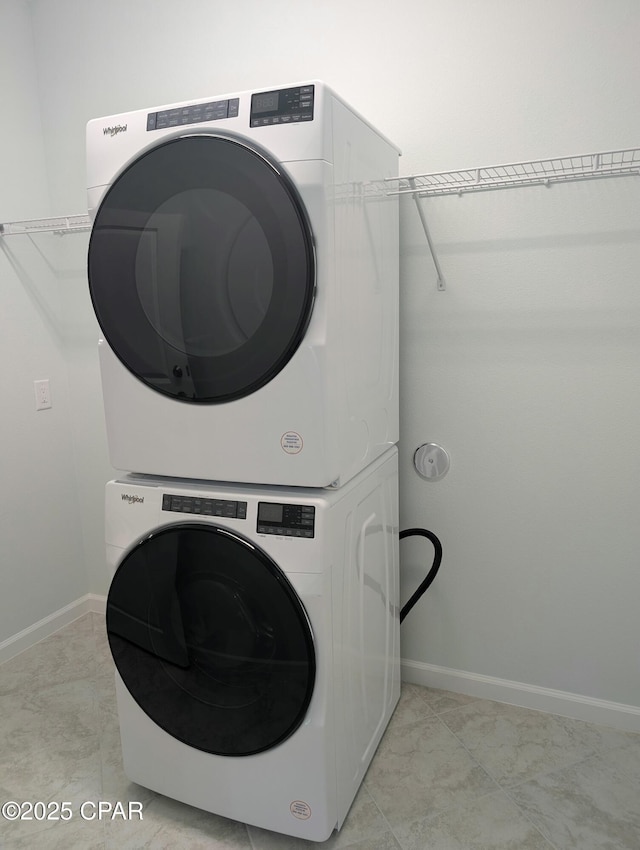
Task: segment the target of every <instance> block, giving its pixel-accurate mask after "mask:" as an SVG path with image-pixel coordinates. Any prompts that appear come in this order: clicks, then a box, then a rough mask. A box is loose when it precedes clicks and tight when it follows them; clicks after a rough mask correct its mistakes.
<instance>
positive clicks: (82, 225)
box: [0, 215, 91, 236]
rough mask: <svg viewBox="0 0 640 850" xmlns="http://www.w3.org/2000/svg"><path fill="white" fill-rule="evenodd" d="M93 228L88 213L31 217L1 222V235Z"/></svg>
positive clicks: (62, 233)
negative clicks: (24, 219) (54, 216)
mask: <svg viewBox="0 0 640 850" xmlns="http://www.w3.org/2000/svg"><path fill="white" fill-rule="evenodd" d="M90 229H91V219H90V218H89V216H88V215H66V216H57V217H56V218H31V219H27V220H26V221H11V222H7V223H6V224H0V236H17V235H18V234H27V235H28V234H30V233H57V234H58V235H59V236H64V235H65V234H66V233H77V232H78V231H82V230H90Z"/></svg>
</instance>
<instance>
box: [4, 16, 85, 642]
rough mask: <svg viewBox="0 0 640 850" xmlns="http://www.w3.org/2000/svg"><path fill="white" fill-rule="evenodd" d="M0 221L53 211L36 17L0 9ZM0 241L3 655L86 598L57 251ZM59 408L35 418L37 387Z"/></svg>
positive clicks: (23, 240) (18, 239)
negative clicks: (43, 382) (44, 383)
mask: <svg viewBox="0 0 640 850" xmlns="http://www.w3.org/2000/svg"><path fill="white" fill-rule="evenodd" d="M0 79H2V80H3V84H2V94H0V102H1V103H2V132H0V222H8V221H15V220H19V219H24V218H33V217H37V216H42V215H47V214H48V213H49V210H50V206H49V192H48V186H47V169H46V165H45V151H44V144H43V136H42V126H41V121H40V102H39V91H38V81H37V76H36V66H35V56H34V45H33V38H32V32H31V20H30V14H29V9H28V6H27V5H26V3H24V2H22V0H2V4H1V5H0ZM51 240H52V237H50V236H49V237H48V241H47V239H45V240H44V241H42V240H38V239H37V238H36V237H34V238H33V239H30V238H28V237H25V236H12V237H7V238H6V239H3V238H1V237H0V361H1V362H2V369H1V370H0V395H1V398H2V407H1V413H0V658H2V657H4V655H5V652H4V650H6V652H8V653H11V652H12V649H13V648H15V649H18V648H20V646H21V644H20V642H19V641H15V640H14V639H15V637H16V636H17V635H18V636H19V635H20V633H22V632H23V631H24V630H28V629H30V628H31V627H33V626H34V625H35V624H37V623H39V622H40V621H42V620H44V619H46V618H48V617H50V615H51V614H53V613H54V612H56V611H60V610H61V609H64V608H66V607H67V606H69V605H70V604H72V603H74V602H75V601H76V600H77V599H78V598H79V597H81V596H83V595H85V594H86V593H87V592H88V590H89V581H88V576H87V574H86V572H85V570H84V565H83V561H82V550H81V546H80V539H81V538H80V535H79V533H78V529H79V524H78V499H77V488H76V479H75V468H74V455H73V447H72V439H71V420H72V412H71V405H70V400H69V389H68V381H67V365H66V351H65V327H64V316H63V314H62V311H61V300H60V287H61V285H62V284H61V282H60V281H59V280H58V277H57V274H56V272H57V258H56V245H55V242H54V241H51ZM43 378H47V379H49V386H50V395H51V402H52V407H51V408H50V409H48V410H41V411H36V408H35V393H34V384H33V382H34V380H38V379H43Z"/></svg>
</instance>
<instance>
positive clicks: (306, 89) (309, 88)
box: [300, 86, 314, 94]
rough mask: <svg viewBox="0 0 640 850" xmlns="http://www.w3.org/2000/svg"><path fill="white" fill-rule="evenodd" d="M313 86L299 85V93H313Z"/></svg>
mask: <svg viewBox="0 0 640 850" xmlns="http://www.w3.org/2000/svg"><path fill="white" fill-rule="evenodd" d="M313 89H314V86H300V94H313Z"/></svg>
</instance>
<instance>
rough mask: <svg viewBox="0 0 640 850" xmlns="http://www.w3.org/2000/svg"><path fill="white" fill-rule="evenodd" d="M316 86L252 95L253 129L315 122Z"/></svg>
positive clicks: (251, 117)
mask: <svg viewBox="0 0 640 850" xmlns="http://www.w3.org/2000/svg"><path fill="white" fill-rule="evenodd" d="M314 94H315V86H295V87H294V88H292V89H280V90H277V91H263V92H259V93H258V94H252V95H251V114H250V125H251V127H265V126H267V125H268V124H299V123H300V122H301V121H313V98H314Z"/></svg>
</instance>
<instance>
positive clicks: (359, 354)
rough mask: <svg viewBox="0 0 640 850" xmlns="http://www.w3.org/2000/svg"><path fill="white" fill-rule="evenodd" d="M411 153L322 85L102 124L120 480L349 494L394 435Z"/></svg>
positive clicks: (102, 262) (112, 441) (110, 378)
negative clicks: (401, 251)
mask: <svg viewBox="0 0 640 850" xmlns="http://www.w3.org/2000/svg"><path fill="white" fill-rule="evenodd" d="M398 155H399V151H398V149H397V148H396V147H395V146H394V145H393V144H391V143H390V142H389V141H388V140H387V139H386V138H385V137H384V136H382V135H381V134H380V133H379V132H378V131H376V130H375V129H374V128H373V127H372V126H371V125H370V124H369V123H368V122H367V121H365V120H364V119H363V118H362V117H361V116H360V115H358V114H357V113H356V112H355V111H354V110H353V109H351V108H350V107H349V106H347V105H346V104H345V103H344V101H342V100H341V99H340V98H339V97H338V96H337V95H336V94H334V92H333V91H332V90H331V89H330V88H328V87H327V86H326V85H324V84H323V83H321V82H318V81H315V82H309V83H306V84H295V85H287V86H283V87H280V88H278V89H274V90H270V91H257V92H251V91H245V92H241V93H237V94H225V95H220V96H217V97H212V98H208V99H199V100H194V101H189V102H188V103H179V104H172V105H169V106H159V107H153V108H151V109H141V110H137V111H134V112H127V113H125V114H122V115H115V116H110V117H107V118H100V119H96V120H92V121H90V122H89V124H88V126H87V168H88V187H89V188H88V205H89V211H90V214H91V215H92V216H93V218H94V222H93V229H92V233H91V238H90V244H89V257H88V272H89V286H90V292H91V298H92V301H93V306H94V309H95V313H96V316H97V319H98V322H99V324H100V327H101V330H102V333H103V339H102V340H101V342H100V345H99V351H100V366H101V374H102V384H103V392H104V404H105V413H106V424H107V436H108V442H109V450H110V456H111V462H112V464H113V465H114V466H115V467H116V468H117V469H122V470H129V471H133V472H142V473H149V474H154V475H155V474H158V475H170V476H176V477H185V478H191V477H193V478H199V479H208V480H216V481H233V482H248V483H264V484H284V485H292V486H308V487H327V486H331V485H334V486H341V485H342V484H344V483H345V482H346V481H348V480H349V479H350V478H351V477H353V476H354V475H355V474H357V472H359V471H360V470H361V469H364V467H366V466H367V465H368V464H369V463H371V461H372V460H374V459H375V458H376V457H379V456H380V455H381V454H383V453H384V452H385V451H386V450H387V449H388V448H389V447H390V446H392V445H394V444H395V443H396V442H397V440H398V200H397V197H393V196H390V195H388V194H387V193H386V191H385V189H384V184H383V182H382V181H384V180H385V178H389V177H394V176H397V174H398Z"/></svg>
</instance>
